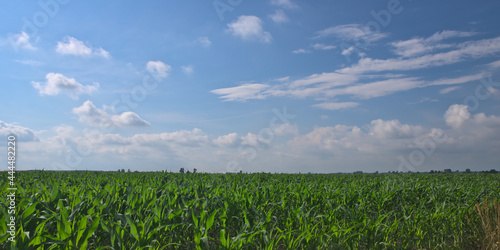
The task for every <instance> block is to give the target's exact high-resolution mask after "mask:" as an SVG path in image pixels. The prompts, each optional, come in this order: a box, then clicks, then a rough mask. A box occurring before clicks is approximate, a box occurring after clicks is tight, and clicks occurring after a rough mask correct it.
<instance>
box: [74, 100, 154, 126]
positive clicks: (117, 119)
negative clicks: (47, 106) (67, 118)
mask: <svg viewBox="0 0 500 250" xmlns="http://www.w3.org/2000/svg"><path fill="white" fill-rule="evenodd" d="M72 112H73V113H74V114H76V115H77V116H78V120H79V121H80V122H82V123H85V124H88V125H90V126H94V127H101V128H108V127H112V126H114V127H147V126H149V125H150V124H149V122H147V121H145V120H143V119H141V118H140V117H139V116H138V115H137V114H136V113H134V112H130V111H129V112H123V113H121V114H119V115H110V114H108V113H107V112H106V111H104V110H103V109H99V108H97V107H96V106H95V105H94V104H93V103H92V102H91V101H89V100H87V101H86V102H84V103H83V104H82V106H80V107H77V108H74V109H73V111H72Z"/></svg>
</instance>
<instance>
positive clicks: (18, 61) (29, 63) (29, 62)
mask: <svg viewBox="0 0 500 250" xmlns="http://www.w3.org/2000/svg"><path fill="white" fill-rule="evenodd" d="M14 61H15V62H17V63H20V64H24V65H30V66H38V65H42V64H43V63H42V62H40V61H36V60H31V59H27V60H14Z"/></svg>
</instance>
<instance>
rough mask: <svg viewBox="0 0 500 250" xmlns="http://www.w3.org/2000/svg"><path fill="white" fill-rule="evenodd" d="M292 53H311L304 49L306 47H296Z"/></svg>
mask: <svg viewBox="0 0 500 250" xmlns="http://www.w3.org/2000/svg"><path fill="white" fill-rule="evenodd" d="M292 53H294V54H307V53H311V51H309V50H306V49H297V50H294V51H292Z"/></svg>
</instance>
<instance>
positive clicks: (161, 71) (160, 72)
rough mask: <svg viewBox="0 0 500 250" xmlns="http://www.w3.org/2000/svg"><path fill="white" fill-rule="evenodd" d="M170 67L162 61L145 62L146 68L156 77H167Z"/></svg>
mask: <svg viewBox="0 0 500 250" xmlns="http://www.w3.org/2000/svg"><path fill="white" fill-rule="evenodd" d="M171 69H172V67H170V65H168V64H165V63H163V62H162V61H149V62H148V63H147V64H146V70H147V71H148V72H149V73H151V75H153V76H154V77H156V78H159V79H164V78H167V77H168V74H169V73H170V70H171Z"/></svg>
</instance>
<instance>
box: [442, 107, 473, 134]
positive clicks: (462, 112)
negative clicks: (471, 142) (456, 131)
mask: <svg viewBox="0 0 500 250" xmlns="http://www.w3.org/2000/svg"><path fill="white" fill-rule="evenodd" d="M470 116H471V115H470V113H469V110H468V108H467V106H465V105H460V104H455V105H452V106H450V107H449V108H448V110H447V111H446V113H445V114H444V120H445V121H446V124H447V125H448V126H450V127H453V128H459V127H460V126H462V124H463V123H464V122H465V121H466V120H468V119H470Z"/></svg>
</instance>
